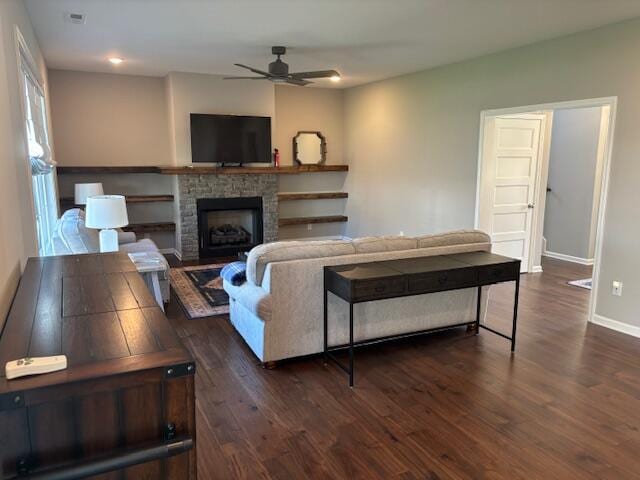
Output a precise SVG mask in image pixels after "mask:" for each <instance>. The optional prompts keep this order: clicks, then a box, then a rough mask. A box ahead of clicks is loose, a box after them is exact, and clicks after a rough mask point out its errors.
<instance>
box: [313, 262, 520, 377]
mask: <svg viewBox="0 0 640 480" xmlns="http://www.w3.org/2000/svg"><path fill="white" fill-rule="evenodd" d="M510 281H515V287H516V288H515V298H514V306H513V323H512V329H511V336H508V335H505V334H504V333H501V332H498V331H496V330H494V329H492V328H490V327H488V326H486V325H482V324H481V323H480V311H481V297H482V287H483V286H487V285H492V284H495V283H501V282H510ZM473 287H475V288H477V289H478V296H477V297H478V302H477V308H476V319H475V321H472V322H463V323H459V324H456V325H449V326H446V327H437V328H432V329H428V330H422V331H419V332H411V333H407V334H400V335H393V336H389V337H382V338H375V339H367V340H362V341H358V342H354V340H353V305H354V304H356V303H362V302H371V301H375V300H383V299H387V298H398V297H407V296H412V295H422V294H425V293H435V292H444V291H448V290H458V289H463V288H473ZM519 291H520V260H516V259H513V258H508V257H503V256H501V255H495V254H493V253H488V252H469V253H456V254H450V255H437V256H431V257H417V258H407V259H400V260H386V261H381V262H372V263H358V264H350V265H338V266H326V267H324V358H325V361H326V360H329V359H330V360H332V361H334V362H335V363H336V364H337V365H338V366H339V367H340V368H341V369H342V370H344V371H345V372H346V373H347V374H348V375H349V386H353V376H354V347H356V346H359V345H366V344H370V343H374V342H380V341H384V340H392V339H397V338H402V337H407V336H413V335H420V334H426V333H432V332H435V331H441V330H446V329H449V328H456V327H461V326H465V325H467V326H470V325H473V326H475V329H476V333H477V332H478V331H479V329H480V328H484V329H485V330H488V331H490V332H492V333H495V334H496V335H499V336H501V337H503V338H506V339H507V340H510V341H511V351H512V352H513V351H514V350H515V346H516V324H517V319H518V295H519ZM329 292H331V293H333V294H334V295H337V296H338V297H340V298H342V299H343V300H345V301H347V302H348V303H349V343H348V344H346V345H340V346H335V347H329V345H328V320H327V297H328V294H329ZM344 349H348V350H349V366H348V367H346V366H344V365H343V364H342V363H341V362H340V361H339V360H338V359H337V358H336V357H335V356H334V355H333V354H332V352H334V351H336V350H344Z"/></svg>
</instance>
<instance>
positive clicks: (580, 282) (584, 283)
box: [567, 278, 592, 290]
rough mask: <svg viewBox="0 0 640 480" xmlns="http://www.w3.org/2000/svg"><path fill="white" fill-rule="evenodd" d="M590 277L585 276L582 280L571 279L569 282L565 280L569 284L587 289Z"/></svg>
mask: <svg viewBox="0 0 640 480" xmlns="http://www.w3.org/2000/svg"><path fill="white" fill-rule="evenodd" d="M591 281H592V279H591V278H585V279H584V280H572V281H571V282H567V283H568V284H569V285H573V286H574V287H580V288H586V289H587V290H591Z"/></svg>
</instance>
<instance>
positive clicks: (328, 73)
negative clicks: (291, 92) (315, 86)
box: [289, 70, 340, 78]
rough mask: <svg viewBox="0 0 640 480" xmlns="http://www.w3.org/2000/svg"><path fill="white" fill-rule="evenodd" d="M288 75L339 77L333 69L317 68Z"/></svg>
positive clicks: (295, 76)
mask: <svg viewBox="0 0 640 480" xmlns="http://www.w3.org/2000/svg"><path fill="white" fill-rule="evenodd" d="M289 76H290V77H293V78H330V77H339V76H340V74H339V73H338V72H336V71H335V70H317V71H315V72H295V73H290V74H289Z"/></svg>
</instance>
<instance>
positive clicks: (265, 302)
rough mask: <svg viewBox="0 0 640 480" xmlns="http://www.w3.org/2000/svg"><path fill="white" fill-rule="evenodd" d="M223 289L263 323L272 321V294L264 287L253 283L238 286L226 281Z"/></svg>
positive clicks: (223, 283)
mask: <svg viewBox="0 0 640 480" xmlns="http://www.w3.org/2000/svg"><path fill="white" fill-rule="evenodd" d="M222 287H223V288H224V291H225V292H227V294H228V295H229V297H230V298H231V299H233V300H235V301H236V302H238V303H240V304H241V305H242V306H243V307H244V308H246V309H247V310H249V311H250V312H251V313H253V314H254V315H256V316H257V317H258V318H260V319H261V320H262V321H263V322H268V321H269V320H271V314H272V308H271V294H270V293H269V292H267V291H265V290H264V289H263V288H262V287H259V286H257V285H254V284H253V283H251V282H245V283H243V284H242V285H240V286H236V285H232V284H231V283H230V282H227V281H226V280H224V281H223V282H222Z"/></svg>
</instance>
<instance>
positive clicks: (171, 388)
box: [0, 253, 196, 480]
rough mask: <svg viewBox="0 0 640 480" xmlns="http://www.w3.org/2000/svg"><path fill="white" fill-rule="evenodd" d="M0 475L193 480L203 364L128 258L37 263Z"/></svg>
mask: <svg viewBox="0 0 640 480" xmlns="http://www.w3.org/2000/svg"><path fill="white" fill-rule="evenodd" d="M56 354H64V355H66V356H67V359H68V368H67V369H66V370H63V371H60V372H54V373H49V374H45V375H40V376H33V377H24V378H21V379H14V380H7V379H6V378H4V368H1V369H0V370H1V372H0V472H1V475H0V478H2V479H3V480H4V479H10V478H14V477H16V476H18V475H24V474H29V475H33V476H34V478H58V479H65V478H84V477H87V475H89V476H88V478H96V479H101V480H107V479H108V480H111V479H113V480H116V479H195V478H196V456H195V404H194V398H195V395H194V373H195V363H194V362H193V359H192V357H191V356H190V354H189V353H188V352H187V350H186V349H185V348H184V347H183V346H182V344H181V342H180V340H179V338H178V337H177V335H176V334H175V332H174V330H173V328H172V327H171V325H170V324H169V321H168V320H167V318H166V317H165V316H164V314H163V312H162V311H161V310H160V308H158V306H157V305H156V304H155V301H154V300H153V297H152V296H151V294H150V293H149V292H148V290H147V288H146V286H145V284H144V282H143V281H142V278H141V277H140V276H139V274H138V273H137V272H136V270H135V267H134V266H133V264H132V263H131V262H130V261H129V259H128V257H127V256H126V255H124V254H117V253H116V254H97V255H76V256H68V257H48V258H33V259H30V260H29V262H28V264H27V266H26V269H25V272H24V274H23V277H22V279H21V282H20V286H19V288H18V291H17V293H16V296H15V299H14V302H13V305H12V308H11V311H10V313H9V316H8V318H7V322H6V325H5V327H4V329H3V332H2V336H1V337H0V362H1V365H2V367H4V363H5V362H6V361H8V360H13V359H17V358H21V357H27V356H45V355H56Z"/></svg>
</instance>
